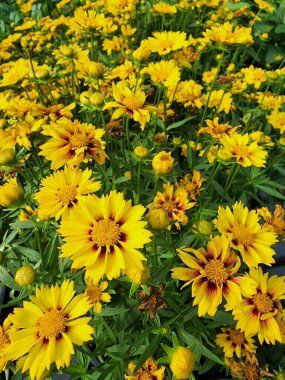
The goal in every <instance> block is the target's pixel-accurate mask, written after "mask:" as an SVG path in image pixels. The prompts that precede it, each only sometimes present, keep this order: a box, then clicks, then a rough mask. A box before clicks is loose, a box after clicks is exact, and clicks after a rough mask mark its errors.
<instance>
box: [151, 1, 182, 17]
mask: <svg viewBox="0 0 285 380" xmlns="http://www.w3.org/2000/svg"><path fill="white" fill-rule="evenodd" d="M151 11H152V12H153V14H154V15H160V14H162V15H169V14H175V13H177V8H176V6H175V5H170V4H168V3H165V2H164V1H160V2H159V3H156V4H153V6H152V8H151Z"/></svg>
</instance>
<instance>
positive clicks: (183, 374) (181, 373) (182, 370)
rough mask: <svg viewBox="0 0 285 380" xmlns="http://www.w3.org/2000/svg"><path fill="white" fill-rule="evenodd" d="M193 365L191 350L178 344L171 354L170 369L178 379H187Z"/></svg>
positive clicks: (193, 359) (193, 358)
mask: <svg viewBox="0 0 285 380" xmlns="http://www.w3.org/2000/svg"><path fill="white" fill-rule="evenodd" d="M194 366H195V357H194V354H193V352H192V351H190V350H189V349H188V348H186V347H182V346H179V347H178V348H177V349H176V350H175V352H174V354H173V355H172V358H171V362H170V369H171V371H172V373H173V375H174V376H175V377H176V378H177V379H178V380H184V379H188V377H189V376H190V375H191V373H192V371H193V369H194Z"/></svg>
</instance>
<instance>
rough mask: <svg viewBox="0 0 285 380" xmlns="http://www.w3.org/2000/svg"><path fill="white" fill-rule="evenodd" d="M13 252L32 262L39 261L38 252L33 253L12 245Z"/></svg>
mask: <svg viewBox="0 0 285 380" xmlns="http://www.w3.org/2000/svg"><path fill="white" fill-rule="evenodd" d="M13 250H14V251H15V252H17V253H20V254H21V255H24V256H25V257H27V258H28V259H29V260H30V261H32V262H37V261H39V260H40V254H39V252H37V251H35V250H34V249H32V248H28V247H22V246H20V245H13Z"/></svg>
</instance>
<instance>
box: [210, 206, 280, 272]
mask: <svg viewBox="0 0 285 380" xmlns="http://www.w3.org/2000/svg"><path fill="white" fill-rule="evenodd" d="M258 220H259V217H258V213H257V211H255V210H251V211H249V209H248V208H247V207H244V205H243V203H242V202H236V203H235V204H234V205H233V211H231V209H230V208H229V207H228V206H227V207H226V208H224V207H222V206H220V207H219V209H218V217H217V219H216V220H215V221H214V223H215V225H216V228H217V229H218V231H219V232H220V233H221V234H223V235H225V236H226V237H227V238H228V239H229V240H230V242H231V246H232V248H234V249H236V250H237V251H239V252H240V254H241V256H242V259H243V261H244V262H245V263H246V265H247V266H249V267H256V266H257V265H258V264H265V265H269V266H270V265H271V264H272V263H274V259H273V256H274V255H275V251H274V250H273V249H272V248H271V245H273V244H274V243H276V242H277V235H276V234H275V233H273V232H271V231H268V230H267V229H266V228H264V227H263V226H261V225H260V224H259V223H258Z"/></svg>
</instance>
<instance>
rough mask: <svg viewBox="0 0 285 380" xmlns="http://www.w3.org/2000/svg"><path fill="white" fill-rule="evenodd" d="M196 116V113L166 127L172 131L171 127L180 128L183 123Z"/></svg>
mask: <svg viewBox="0 0 285 380" xmlns="http://www.w3.org/2000/svg"><path fill="white" fill-rule="evenodd" d="M195 117H196V115H195V116H190V117H187V119H184V120H180V121H176V123H172V124H170V125H169V126H168V127H167V128H166V129H167V131H170V130H171V129H175V128H179V127H181V126H182V125H184V124H185V123H187V122H188V121H189V120H192V119H195Z"/></svg>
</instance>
